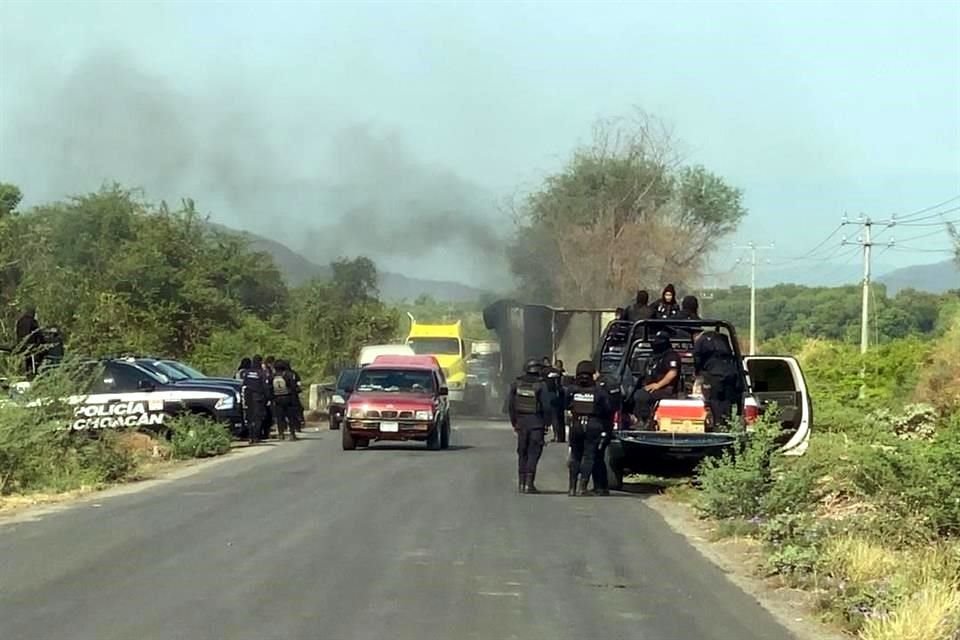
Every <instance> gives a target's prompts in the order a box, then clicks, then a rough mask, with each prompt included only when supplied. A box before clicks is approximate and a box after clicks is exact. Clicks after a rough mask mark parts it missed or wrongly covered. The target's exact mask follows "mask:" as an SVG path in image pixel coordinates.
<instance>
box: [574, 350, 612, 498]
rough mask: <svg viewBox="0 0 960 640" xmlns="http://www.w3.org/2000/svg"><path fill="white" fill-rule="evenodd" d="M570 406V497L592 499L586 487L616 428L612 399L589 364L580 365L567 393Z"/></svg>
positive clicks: (591, 363) (583, 362)
mask: <svg viewBox="0 0 960 640" xmlns="http://www.w3.org/2000/svg"><path fill="white" fill-rule="evenodd" d="M567 406H568V408H569V409H570V411H571V413H572V414H573V422H572V424H571V425H570V460H569V462H568V465H569V471H570V482H569V486H568V489H567V495H570V496H577V495H580V496H583V495H589V494H588V493H587V484H588V483H589V482H590V476H591V475H592V474H593V465H594V460H595V459H596V456H597V454H598V453H599V451H600V448H601V443H602V441H603V439H604V438H605V437H607V434H609V433H610V430H611V429H612V427H613V424H612V422H611V417H612V414H611V411H610V398H609V395H608V394H607V392H606V391H605V390H604V389H603V388H602V387H601V386H600V385H599V384H597V381H596V368H595V367H594V366H593V362H591V361H590V360H583V361H582V362H580V363H579V364H577V375H576V378H575V379H574V383H573V386H571V387H570V388H569V389H568V390H567Z"/></svg>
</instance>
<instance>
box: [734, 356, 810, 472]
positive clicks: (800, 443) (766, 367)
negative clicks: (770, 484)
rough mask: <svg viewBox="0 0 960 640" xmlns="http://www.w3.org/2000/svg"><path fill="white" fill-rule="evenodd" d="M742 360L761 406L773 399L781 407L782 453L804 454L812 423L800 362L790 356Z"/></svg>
mask: <svg viewBox="0 0 960 640" xmlns="http://www.w3.org/2000/svg"><path fill="white" fill-rule="evenodd" d="M743 361H744V364H745V365H746V367H747V372H748V374H749V378H750V392H751V395H753V397H754V398H755V399H756V400H757V402H758V404H759V405H760V407H761V410H762V409H763V408H765V407H768V406H770V405H771V404H774V403H775V404H776V405H777V408H778V409H779V411H780V423H781V425H782V426H783V437H782V440H781V443H782V444H783V449H782V451H783V453H784V454H785V455H793V456H799V455H803V454H804V452H806V450H807V446H808V445H809V441H810V429H811V428H812V427H813V403H812V401H811V399H810V393H809V391H808V390H807V381H806V379H805V378H804V376H803V371H802V370H801V368H800V363H799V362H797V359H796V358H794V357H792V356H746V357H744V359H743Z"/></svg>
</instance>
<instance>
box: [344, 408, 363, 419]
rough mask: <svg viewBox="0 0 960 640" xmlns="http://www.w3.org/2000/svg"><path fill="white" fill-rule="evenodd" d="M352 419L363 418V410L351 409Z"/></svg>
mask: <svg viewBox="0 0 960 640" xmlns="http://www.w3.org/2000/svg"><path fill="white" fill-rule="evenodd" d="M348 415H349V416H350V417H351V418H362V417H363V408H362V407H350V412H349V414H348Z"/></svg>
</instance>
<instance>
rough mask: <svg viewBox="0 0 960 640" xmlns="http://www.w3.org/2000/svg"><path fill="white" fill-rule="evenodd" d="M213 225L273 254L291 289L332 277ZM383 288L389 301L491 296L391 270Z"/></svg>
mask: <svg viewBox="0 0 960 640" xmlns="http://www.w3.org/2000/svg"><path fill="white" fill-rule="evenodd" d="M213 226H214V227H216V228H218V229H220V230H221V231H226V232H228V233H237V234H239V235H242V236H243V237H245V238H247V240H248V241H249V243H250V248H251V249H253V250H254V251H262V252H264V253H267V254H269V255H271V256H272V257H273V261H274V262H275V263H276V265H277V268H279V269H280V273H282V274H283V276H284V278H285V279H286V281H287V284H289V285H290V286H293V287H296V286H298V285H301V284H303V283H304V282H306V281H307V280H309V279H311V278H316V277H320V278H327V277H329V276H330V267H329V265H325V264H324V265H321V264H317V263H316V262H313V261H312V260H310V259H309V258H307V257H305V256H303V255H302V254H299V253H297V252H296V251H294V250H293V249H291V248H289V247H288V246H286V245H284V244H282V243H280V242H277V241H275V240H271V239H269V238H265V237H263V236H260V235H257V234H255V233H250V232H248V231H236V230H234V229H231V228H229V227H225V226H223V225H213ZM379 286H380V295H381V297H382V298H383V299H384V300H387V301H389V302H399V301H401V300H414V299H416V298H418V297H419V296H421V295H429V296H431V297H433V299H435V300H442V301H446V302H468V301H472V300H476V299H478V298H480V297H481V296H483V295H484V294H485V293H487V292H485V291H483V290H482V289H477V288H476V287H470V286H467V285H465V284H460V283H459V282H449V281H445V280H421V279H418V278H408V277H407V276H404V275H400V274H398V273H390V272H389V271H381V272H380V282H379Z"/></svg>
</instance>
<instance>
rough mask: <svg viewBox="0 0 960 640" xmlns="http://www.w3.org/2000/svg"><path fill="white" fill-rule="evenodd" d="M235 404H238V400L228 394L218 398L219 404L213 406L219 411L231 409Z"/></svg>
mask: <svg viewBox="0 0 960 640" xmlns="http://www.w3.org/2000/svg"><path fill="white" fill-rule="evenodd" d="M235 406H237V404H236V401H235V400H234V399H233V398H232V397H231V396H227V397H226V398H220V399H219V400H217V404H215V405H213V408H214V409H216V410H217V411H230V410H231V409H233V408H234V407H235Z"/></svg>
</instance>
